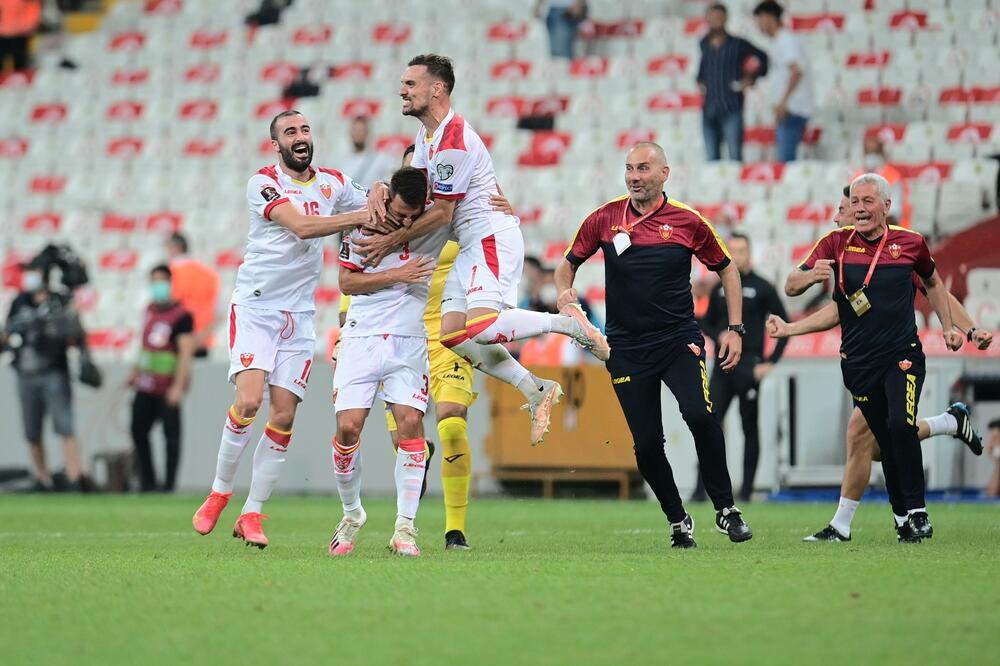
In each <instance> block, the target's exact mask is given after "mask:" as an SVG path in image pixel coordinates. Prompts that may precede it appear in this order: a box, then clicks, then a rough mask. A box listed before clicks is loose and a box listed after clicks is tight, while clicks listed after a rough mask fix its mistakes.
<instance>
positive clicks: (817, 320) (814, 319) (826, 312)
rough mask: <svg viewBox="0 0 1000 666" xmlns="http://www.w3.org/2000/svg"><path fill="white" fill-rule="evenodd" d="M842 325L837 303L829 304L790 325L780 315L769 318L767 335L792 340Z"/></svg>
mask: <svg viewBox="0 0 1000 666" xmlns="http://www.w3.org/2000/svg"><path fill="white" fill-rule="evenodd" d="M839 323H840V313H839V312H838V311H837V304H836V303H832V302H831V303H827V304H826V305H824V306H823V307H822V308H820V309H819V310H817V311H816V312H813V313H812V314H811V315H809V316H808V317H805V318H803V319H800V320H799V321H795V322H792V323H788V322H787V321H785V320H784V319H782V318H781V317H779V316H778V315H771V316H770V317H768V318H767V334H768V335H770V336H771V337H772V338H791V337H794V336H796V335H807V334H809V333H818V332H820V331H828V330H830V329H831V328H833V327H834V326H836V325H837V324H839Z"/></svg>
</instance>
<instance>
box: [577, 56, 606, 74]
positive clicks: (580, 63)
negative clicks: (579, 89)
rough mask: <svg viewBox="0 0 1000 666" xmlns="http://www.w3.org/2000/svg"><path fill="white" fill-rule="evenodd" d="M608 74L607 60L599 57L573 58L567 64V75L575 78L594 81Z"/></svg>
mask: <svg viewBox="0 0 1000 666" xmlns="http://www.w3.org/2000/svg"><path fill="white" fill-rule="evenodd" d="M607 74H608V59H607V58H602V57H600V56H587V57H585V58H574V59H573V60H572V61H571V62H570V64H569V75H570V76H572V77H576V78H586V79H596V78H603V77H605V76H607Z"/></svg>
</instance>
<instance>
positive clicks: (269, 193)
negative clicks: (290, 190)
mask: <svg viewBox="0 0 1000 666" xmlns="http://www.w3.org/2000/svg"><path fill="white" fill-rule="evenodd" d="M260 195H261V196H262V197H264V201H274V200H275V199H277V198H278V197H280V196H281V195H280V194H278V190H276V189H274V188H273V187H271V186H267V187H264V188H261V190H260Z"/></svg>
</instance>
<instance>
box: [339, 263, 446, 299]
mask: <svg viewBox="0 0 1000 666" xmlns="http://www.w3.org/2000/svg"><path fill="white" fill-rule="evenodd" d="M436 263H437V261H436V260H435V259H434V258H433V257H416V258H414V259H411V260H410V261H408V262H406V263H405V264H403V265H402V266H397V267H396V268H390V269H388V270H384V271H379V272H378V273H364V272H361V271H356V270H352V269H350V268H347V267H346V266H341V267H340V291H341V292H343V293H345V294H347V295H348V296H354V295H357V294H373V293H375V292H376V291H380V290H382V289H385V288H386V287H391V286H392V285H394V284H398V283H406V284H417V283H420V282H425V281H426V280H428V279H430V276H431V274H432V273H433V272H434V266H435V265H436Z"/></svg>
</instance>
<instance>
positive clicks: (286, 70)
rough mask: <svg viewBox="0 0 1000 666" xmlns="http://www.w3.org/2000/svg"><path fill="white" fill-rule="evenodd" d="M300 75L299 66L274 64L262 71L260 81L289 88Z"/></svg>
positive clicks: (281, 63)
mask: <svg viewBox="0 0 1000 666" xmlns="http://www.w3.org/2000/svg"><path fill="white" fill-rule="evenodd" d="M298 75H299V66H298V65H294V64H292V63H290V62H272V63H271V64H269V65H264V67H263V69H261V70H260V80H261V82H263V83H276V84H278V85H280V86H287V85H288V84H289V83H291V82H292V81H293V80H295V77H296V76H298Z"/></svg>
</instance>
